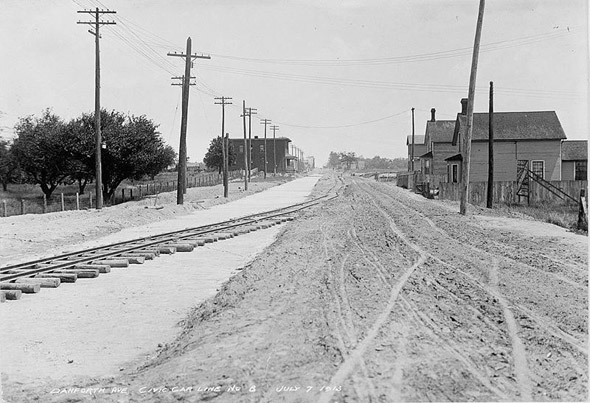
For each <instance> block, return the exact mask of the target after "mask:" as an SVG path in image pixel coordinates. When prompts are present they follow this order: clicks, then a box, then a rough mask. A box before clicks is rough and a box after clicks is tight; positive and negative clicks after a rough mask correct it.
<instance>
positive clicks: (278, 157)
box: [230, 136, 297, 173]
mask: <svg viewBox="0 0 590 403" xmlns="http://www.w3.org/2000/svg"><path fill="white" fill-rule="evenodd" d="M230 141H231V143H232V146H233V149H234V151H235V152H236V164H235V165H233V166H231V167H230V169H231V170H236V169H240V170H243V169H244V166H245V158H244V152H245V151H246V150H247V148H244V139H243V138H230ZM290 142H291V140H290V139H289V138H287V137H276V138H274V139H273V138H268V139H266V141H265V140H264V139H261V138H258V136H254V138H252V139H247V140H246V144H248V143H249V144H250V150H251V152H250V161H251V166H250V167H251V169H258V171H259V172H263V171H264V166H265V164H264V155H265V154H264V147H265V145H266V167H267V169H268V172H269V173H273V172H274V171H275V166H274V164H275V162H276V172H277V173H284V172H293V171H294V170H295V169H294V165H293V162H292V161H293V160H296V159H297V158H296V157H294V156H293V155H290V154H289V143H290ZM246 158H247V157H246Z"/></svg>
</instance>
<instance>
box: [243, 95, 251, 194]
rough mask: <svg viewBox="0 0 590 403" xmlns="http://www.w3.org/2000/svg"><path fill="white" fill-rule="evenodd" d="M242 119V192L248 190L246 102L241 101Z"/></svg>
mask: <svg viewBox="0 0 590 403" xmlns="http://www.w3.org/2000/svg"><path fill="white" fill-rule="evenodd" d="M242 118H243V121H244V190H248V169H249V168H248V141H247V140H246V101H244V100H243V101H242Z"/></svg>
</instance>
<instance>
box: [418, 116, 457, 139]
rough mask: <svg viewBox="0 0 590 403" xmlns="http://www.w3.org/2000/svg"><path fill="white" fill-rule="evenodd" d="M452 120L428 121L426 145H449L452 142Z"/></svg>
mask: <svg viewBox="0 0 590 403" xmlns="http://www.w3.org/2000/svg"><path fill="white" fill-rule="evenodd" d="M454 128H455V121H454V120H436V121H434V122H433V121H431V120H429V121H428V122H426V134H425V135H424V137H426V139H425V140H426V141H427V142H428V143H430V142H435V143H450V142H451V141H453V130H454Z"/></svg>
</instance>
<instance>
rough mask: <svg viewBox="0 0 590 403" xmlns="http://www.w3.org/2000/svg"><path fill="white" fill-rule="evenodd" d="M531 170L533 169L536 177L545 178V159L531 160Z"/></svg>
mask: <svg viewBox="0 0 590 403" xmlns="http://www.w3.org/2000/svg"><path fill="white" fill-rule="evenodd" d="M531 171H533V173H534V174H535V175H536V177H540V178H541V179H545V161H531ZM535 175H533V176H535Z"/></svg>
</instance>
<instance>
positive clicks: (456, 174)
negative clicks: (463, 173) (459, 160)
mask: <svg viewBox="0 0 590 403" xmlns="http://www.w3.org/2000/svg"><path fill="white" fill-rule="evenodd" d="M451 171H452V176H451V182H453V183H458V182H459V165H457V164H453V165H451Z"/></svg>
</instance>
